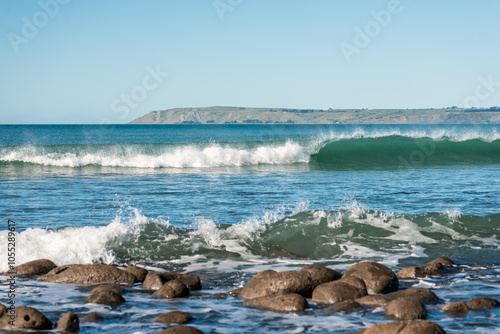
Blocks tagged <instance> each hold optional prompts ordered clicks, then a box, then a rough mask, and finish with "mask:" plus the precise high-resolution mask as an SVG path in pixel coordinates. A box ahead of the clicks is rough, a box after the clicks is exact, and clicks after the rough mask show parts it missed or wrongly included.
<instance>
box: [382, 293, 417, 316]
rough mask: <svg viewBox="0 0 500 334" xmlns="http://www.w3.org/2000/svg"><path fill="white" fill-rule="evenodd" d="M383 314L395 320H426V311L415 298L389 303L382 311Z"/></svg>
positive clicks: (403, 298) (405, 298)
mask: <svg viewBox="0 0 500 334" xmlns="http://www.w3.org/2000/svg"><path fill="white" fill-rule="evenodd" d="M384 314H385V315H386V316H388V317H389V318H392V319H397V320H416V319H426V318H427V310H426V309H425V306H424V305H423V304H422V302H421V301H420V300H419V299H418V298H416V297H401V298H398V299H395V300H393V301H391V302H390V303H389V304H387V306H386V307H385V309H384Z"/></svg>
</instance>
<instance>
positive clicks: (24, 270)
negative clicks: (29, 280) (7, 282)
mask: <svg viewBox="0 0 500 334" xmlns="http://www.w3.org/2000/svg"><path fill="white" fill-rule="evenodd" d="M56 267H57V266H56V265H55V264H54V262H52V261H50V260H47V259H41V260H35V261H30V262H26V263H23V264H20V265H18V266H17V267H15V268H14V269H11V270H9V271H6V272H4V273H3V276H34V275H45V274H46V273H48V272H50V271H51V270H52V269H54V268H56Z"/></svg>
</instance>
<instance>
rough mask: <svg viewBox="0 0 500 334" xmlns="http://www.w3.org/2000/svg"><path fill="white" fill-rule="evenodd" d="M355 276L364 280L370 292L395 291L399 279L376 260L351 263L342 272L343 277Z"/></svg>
mask: <svg viewBox="0 0 500 334" xmlns="http://www.w3.org/2000/svg"><path fill="white" fill-rule="evenodd" d="M351 276H354V277H357V278H360V279H362V280H363V281H364V282H365V285H366V289H367V290H368V293H370V294H378V293H389V292H393V291H397V290H398V287H399V281H398V277H397V276H396V274H395V273H394V272H393V271H392V270H391V269H389V268H387V267H386V266H384V265H382V264H380V263H377V262H372V261H368V262H360V263H357V264H354V265H352V266H351V267H350V268H349V269H347V271H346V272H345V273H344V276H343V278H344V277H351Z"/></svg>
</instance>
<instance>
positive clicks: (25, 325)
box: [0, 306, 53, 330]
mask: <svg viewBox="0 0 500 334" xmlns="http://www.w3.org/2000/svg"><path fill="white" fill-rule="evenodd" d="M11 321H12V320H11V318H10V317H9V316H3V317H2V318H0V329H6V330H27V329H52V327H53V325H52V322H51V321H50V320H49V319H47V318H46V317H45V316H44V315H43V314H42V313H40V311H38V310H37V309H35V308H33V307H29V306H18V307H16V310H15V321H14V326H12V325H11V324H10V323H9V322H11Z"/></svg>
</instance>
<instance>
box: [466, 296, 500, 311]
mask: <svg viewBox="0 0 500 334" xmlns="http://www.w3.org/2000/svg"><path fill="white" fill-rule="evenodd" d="M465 304H467V307H468V308H469V310H478V309H482V308H493V307H497V306H498V305H499V302H498V300H496V299H493V298H486V297H479V298H472V299H471V300H469V301H468V302H465Z"/></svg>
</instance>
